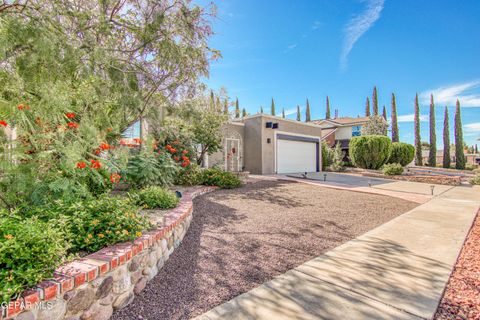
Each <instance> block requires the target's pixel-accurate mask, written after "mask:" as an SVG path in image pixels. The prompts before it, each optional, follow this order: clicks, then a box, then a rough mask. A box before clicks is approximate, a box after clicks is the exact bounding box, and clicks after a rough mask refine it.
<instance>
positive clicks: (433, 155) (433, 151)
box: [428, 94, 437, 167]
mask: <svg viewBox="0 0 480 320" xmlns="http://www.w3.org/2000/svg"><path fill="white" fill-rule="evenodd" d="M428 165H429V166H430V167H436V166H437V134H436V132H435V103H434V102H433V94H431V95H430V149H429V152H428Z"/></svg>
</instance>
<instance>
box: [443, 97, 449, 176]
mask: <svg viewBox="0 0 480 320" xmlns="http://www.w3.org/2000/svg"><path fill="white" fill-rule="evenodd" d="M443 167H444V168H450V125H449V123H448V107H447V106H445V115H444V116H443Z"/></svg>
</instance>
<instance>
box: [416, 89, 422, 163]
mask: <svg viewBox="0 0 480 320" xmlns="http://www.w3.org/2000/svg"><path fill="white" fill-rule="evenodd" d="M414 126H415V165H417V166H421V165H423V163H422V141H421V140H420V107H419V105H418V93H417V94H416V95H415V118H414Z"/></svg>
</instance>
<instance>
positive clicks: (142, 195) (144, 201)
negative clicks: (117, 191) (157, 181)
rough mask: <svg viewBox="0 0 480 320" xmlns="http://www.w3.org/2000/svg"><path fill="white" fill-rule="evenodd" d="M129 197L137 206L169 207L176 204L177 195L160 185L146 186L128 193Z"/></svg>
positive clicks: (147, 207)
mask: <svg viewBox="0 0 480 320" xmlns="http://www.w3.org/2000/svg"><path fill="white" fill-rule="evenodd" d="M129 197H130V199H131V200H132V201H133V203H135V204H136V205H137V206H141V207H144V208H146V209H157V208H158V209H171V208H175V207H176V206H177V205H178V201H179V200H178V197H177V196H176V195H175V193H174V192H172V191H170V190H168V189H165V188H161V187H148V188H145V189H142V190H138V191H135V192H131V193H129Z"/></svg>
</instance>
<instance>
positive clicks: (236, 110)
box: [235, 98, 240, 118]
mask: <svg viewBox="0 0 480 320" xmlns="http://www.w3.org/2000/svg"><path fill="white" fill-rule="evenodd" d="M235 118H240V106H239V105H238V98H237V99H236V100H235Z"/></svg>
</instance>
